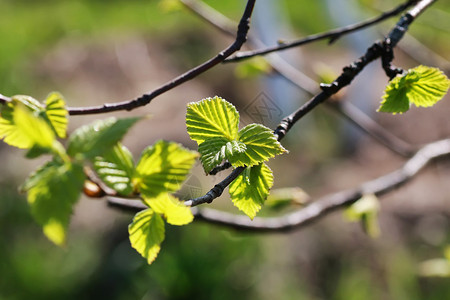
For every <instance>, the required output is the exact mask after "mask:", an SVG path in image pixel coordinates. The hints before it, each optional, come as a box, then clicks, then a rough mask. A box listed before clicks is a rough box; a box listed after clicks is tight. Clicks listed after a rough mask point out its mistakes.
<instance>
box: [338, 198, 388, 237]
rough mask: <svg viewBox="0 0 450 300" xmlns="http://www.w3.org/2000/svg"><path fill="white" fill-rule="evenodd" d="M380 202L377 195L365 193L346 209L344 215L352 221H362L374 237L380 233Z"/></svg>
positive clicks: (368, 232) (369, 233) (365, 228)
mask: <svg viewBox="0 0 450 300" xmlns="http://www.w3.org/2000/svg"><path fill="white" fill-rule="evenodd" d="M379 210H380V204H379V202H378V198H377V197H376V196H375V195H372V194H369V195H364V196H363V197H361V199H359V200H358V201H356V202H355V203H353V204H352V205H350V206H349V207H348V208H347V209H346V210H345V211H344V216H345V217H346V218H347V220H349V221H351V222H357V221H361V223H362V225H363V228H364V231H365V232H366V233H367V234H368V235H369V236H370V237H372V238H376V237H378V236H379V235H380V227H379V224H378V211H379Z"/></svg>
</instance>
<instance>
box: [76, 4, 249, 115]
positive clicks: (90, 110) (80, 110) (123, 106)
mask: <svg viewBox="0 0 450 300" xmlns="http://www.w3.org/2000/svg"><path fill="white" fill-rule="evenodd" d="M255 1H256V0H248V1H247V5H246V7H245V10H244V13H243V15H242V18H241V20H240V22H239V25H238V30H237V34H236V40H235V41H234V42H233V43H232V44H231V45H230V46H228V47H227V48H226V49H224V50H223V51H221V52H220V53H219V54H217V55H216V56H215V57H213V58H211V59H209V60H208V61H206V62H204V63H203V64H201V65H199V66H197V67H195V68H193V69H191V70H189V71H187V72H186V73H184V74H182V75H180V76H178V77H176V78H174V79H173V80H172V81H169V82H167V83H166V84H164V85H162V86H160V87H158V88H157V89H155V90H153V91H152V92H149V93H146V94H144V95H142V96H140V97H139V98H137V99H134V100H129V101H124V102H119V103H105V104H103V105H100V106H93V107H71V108H68V111H69V114H70V115H87V114H99V113H107V112H112V111H118V110H128V111H129V110H133V109H135V108H137V107H140V106H144V105H147V104H148V103H150V101H152V100H153V99H154V98H156V97H157V96H159V95H161V94H163V93H165V92H167V91H169V90H171V89H173V88H175V87H177V86H179V85H180V84H183V83H185V82H186V81H189V80H191V79H193V78H195V77H197V76H198V75H200V74H202V73H204V72H206V71H208V70H209V69H211V68H212V67H214V66H216V65H217V64H219V63H221V62H223V61H224V60H225V59H226V58H227V57H229V56H230V55H232V54H233V53H234V52H236V51H239V49H240V48H241V47H242V45H243V44H244V43H245V41H246V40H247V33H248V30H249V28H250V27H249V26H250V17H251V15H252V12H253V8H254V5H255Z"/></svg>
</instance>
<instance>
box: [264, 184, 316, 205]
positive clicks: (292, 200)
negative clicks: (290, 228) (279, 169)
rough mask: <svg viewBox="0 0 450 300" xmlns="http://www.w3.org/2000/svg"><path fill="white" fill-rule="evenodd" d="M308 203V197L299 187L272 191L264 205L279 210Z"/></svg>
mask: <svg viewBox="0 0 450 300" xmlns="http://www.w3.org/2000/svg"><path fill="white" fill-rule="evenodd" d="M308 201H309V195H308V194H307V193H306V192H305V191H304V190H303V189H301V188H299V187H291V188H289V187H288V188H281V189H274V190H272V191H271V192H270V195H269V196H268V197H267V200H266V202H265V205H267V206H270V207H271V208H275V209H280V208H283V207H286V206H289V205H293V204H297V205H305V204H306V203H307V202H308Z"/></svg>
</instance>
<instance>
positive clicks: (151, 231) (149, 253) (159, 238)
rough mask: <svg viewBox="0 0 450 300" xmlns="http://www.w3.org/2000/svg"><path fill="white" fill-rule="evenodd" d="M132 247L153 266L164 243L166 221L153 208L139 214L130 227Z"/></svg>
mask: <svg viewBox="0 0 450 300" xmlns="http://www.w3.org/2000/svg"><path fill="white" fill-rule="evenodd" d="M128 233H129V234H130V242H131V246H132V247H133V248H134V249H136V251H137V252H139V254H141V255H142V256H143V257H144V258H146V259H147V262H148V263H149V264H151V263H152V262H153V261H154V260H155V258H156V256H158V253H159V250H160V249H161V243H162V242H163V241H164V233H165V228H164V221H163V220H162V218H161V216H160V215H159V214H157V213H154V212H153V210H152V209H151V208H149V209H146V210H144V211H141V212H138V213H137V214H136V215H135V216H134V219H133V222H132V223H131V224H130V225H129V226H128Z"/></svg>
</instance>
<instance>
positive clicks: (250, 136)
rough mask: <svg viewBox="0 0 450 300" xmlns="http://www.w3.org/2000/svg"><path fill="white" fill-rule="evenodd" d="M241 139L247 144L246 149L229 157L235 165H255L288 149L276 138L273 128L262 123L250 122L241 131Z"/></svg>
mask: <svg viewBox="0 0 450 300" xmlns="http://www.w3.org/2000/svg"><path fill="white" fill-rule="evenodd" d="M239 141H240V142H242V143H244V144H245V147H246V149H245V151H243V152H242V153H240V154H239V155H234V156H232V157H228V160H229V161H230V163H231V164H232V165H233V166H235V167H240V166H244V165H246V166H254V165H257V164H259V163H261V162H263V161H267V160H268V159H269V158H272V157H274V156H275V155H278V154H281V153H284V152H286V149H284V148H283V146H281V144H280V143H279V142H278V141H277V139H276V138H275V135H274V134H273V132H272V130H270V129H269V128H267V127H265V126H264V125H261V124H250V125H247V126H245V127H244V128H242V129H241V130H240V131H239Z"/></svg>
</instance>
